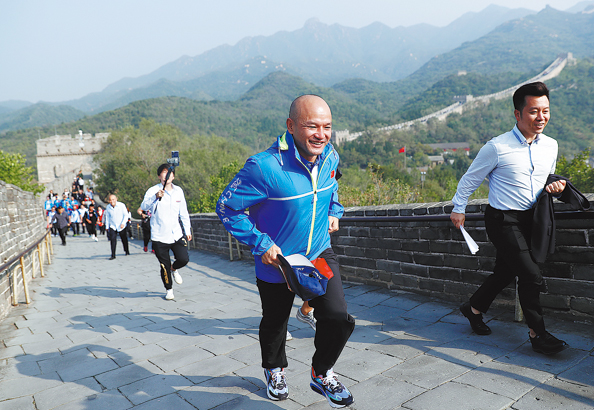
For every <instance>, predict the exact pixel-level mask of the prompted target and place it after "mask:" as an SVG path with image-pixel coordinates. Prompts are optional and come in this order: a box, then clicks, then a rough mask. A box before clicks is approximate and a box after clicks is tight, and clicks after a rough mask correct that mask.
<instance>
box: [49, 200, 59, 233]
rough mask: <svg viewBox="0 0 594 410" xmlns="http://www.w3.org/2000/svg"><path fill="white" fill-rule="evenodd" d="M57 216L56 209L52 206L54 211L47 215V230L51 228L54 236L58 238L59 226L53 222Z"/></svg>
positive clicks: (51, 210)
mask: <svg viewBox="0 0 594 410" xmlns="http://www.w3.org/2000/svg"><path fill="white" fill-rule="evenodd" d="M55 215H56V207H55V206H52V209H50V211H49V212H48V213H47V228H48V229H50V228H51V233H52V235H53V236H56V235H57V234H58V228H57V225H56V224H55V223H54V222H53V221H54V216H55Z"/></svg>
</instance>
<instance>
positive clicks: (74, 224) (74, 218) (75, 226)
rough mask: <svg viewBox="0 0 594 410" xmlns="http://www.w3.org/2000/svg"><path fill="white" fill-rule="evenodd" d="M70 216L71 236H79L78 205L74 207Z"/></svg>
mask: <svg viewBox="0 0 594 410" xmlns="http://www.w3.org/2000/svg"><path fill="white" fill-rule="evenodd" d="M69 214H70V228H71V229H72V236H78V235H80V222H81V219H80V213H79V212H78V205H74V206H73V208H72V210H71V211H70V212H69Z"/></svg>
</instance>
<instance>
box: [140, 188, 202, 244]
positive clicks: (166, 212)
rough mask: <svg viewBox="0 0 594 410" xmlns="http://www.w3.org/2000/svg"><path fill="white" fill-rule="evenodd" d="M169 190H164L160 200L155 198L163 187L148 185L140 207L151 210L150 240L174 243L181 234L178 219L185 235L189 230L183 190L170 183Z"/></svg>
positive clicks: (188, 217)
mask: <svg viewBox="0 0 594 410" xmlns="http://www.w3.org/2000/svg"><path fill="white" fill-rule="evenodd" d="M172 187H173V189H172V190H171V191H167V190H165V195H163V197H162V198H161V200H160V201H159V200H157V196H156V194H157V192H158V191H159V190H161V189H163V185H161V184H157V185H155V186H152V187H150V188H149V189H148V190H147V191H146V194H144V200H143V201H142V204H141V205H140V207H141V208H142V209H143V210H144V211H151V214H152V215H151V240H153V241H157V242H161V243H175V242H177V241H178V240H179V239H180V238H181V237H182V235H183V232H182V229H181V225H180V223H179V220H180V218H181V221H182V223H183V225H184V230H185V231H186V235H189V234H190V233H191V232H192V231H191V230H190V215H189V214H188V206H187V204H186V197H185V196H184V191H183V190H182V189H181V188H180V187H178V186H176V185H173V184H172Z"/></svg>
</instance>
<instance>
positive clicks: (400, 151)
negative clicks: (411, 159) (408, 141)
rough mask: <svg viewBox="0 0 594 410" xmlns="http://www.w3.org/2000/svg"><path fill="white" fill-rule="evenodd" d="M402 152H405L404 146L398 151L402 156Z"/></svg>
mask: <svg viewBox="0 0 594 410" xmlns="http://www.w3.org/2000/svg"><path fill="white" fill-rule="evenodd" d="M403 152H406V145H405V146H404V147H402V148H400V149H399V150H398V153H399V154H402V153H403Z"/></svg>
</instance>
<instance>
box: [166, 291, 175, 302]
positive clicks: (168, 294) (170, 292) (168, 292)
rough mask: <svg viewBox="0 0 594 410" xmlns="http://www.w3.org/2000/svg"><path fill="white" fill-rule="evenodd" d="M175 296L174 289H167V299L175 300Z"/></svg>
mask: <svg viewBox="0 0 594 410" xmlns="http://www.w3.org/2000/svg"><path fill="white" fill-rule="evenodd" d="M174 298H175V296H173V289H167V293H165V299H166V300H173V299H174Z"/></svg>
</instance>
